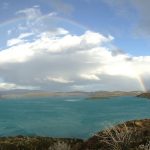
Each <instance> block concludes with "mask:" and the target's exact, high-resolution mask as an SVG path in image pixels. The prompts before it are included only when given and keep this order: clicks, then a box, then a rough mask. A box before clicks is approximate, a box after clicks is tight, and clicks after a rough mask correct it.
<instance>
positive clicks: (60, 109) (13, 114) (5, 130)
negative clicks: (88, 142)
mask: <svg viewBox="0 0 150 150" xmlns="http://www.w3.org/2000/svg"><path fill="white" fill-rule="evenodd" d="M143 118H150V100H148V99H142V98H136V97H113V98H110V99H101V100H90V99H89V100H87V99H86V98H84V97H45V98H32V99H31V98H24V99H7V100H6V99H5V100H4V99H1V100H0V136H15V135H39V136H52V137H70V138H72V137H76V138H88V137H90V136H91V135H93V134H94V133H95V132H97V131H99V130H102V129H104V128H105V127H107V126H109V125H110V124H117V123H119V122H123V121H127V120H132V119H143Z"/></svg>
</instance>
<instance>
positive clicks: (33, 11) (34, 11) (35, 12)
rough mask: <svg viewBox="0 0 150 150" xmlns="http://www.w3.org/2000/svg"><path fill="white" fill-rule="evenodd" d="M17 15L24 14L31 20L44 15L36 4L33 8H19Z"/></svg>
mask: <svg viewBox="0 0 150 150" xmlns="http://www.w3.org/2000/svg"><path fill="white" fill-rule="evenodd" d="M16 14H17V15H24V16H25V17H27V18H28V19H29V20H33V19H37V18H39V17H41V16H42V13H41V11H40V9H39V7H37V6H34V7H32V8H26V9H23V10H19V11H17V12H16Z"/></svg>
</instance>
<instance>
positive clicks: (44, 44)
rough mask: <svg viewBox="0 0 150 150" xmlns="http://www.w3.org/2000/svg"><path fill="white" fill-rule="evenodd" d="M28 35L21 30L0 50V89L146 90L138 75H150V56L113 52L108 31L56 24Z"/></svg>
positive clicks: (144, 76)
mask: <svg viewBox="0 0 150 150" xmlns="http://www.w3.org/2000/svg"><path fill="white" fill-rule="evenodd" d="M32 34H33V33H22V34H21V35H20V36H18V37H17V38H16V40H17V39H18V40H22V42H18V43H16V44H13V43H11V42H10V41H12V39H9V40H8V43H9V44H8V46H9V47H7V48H6V49H3V50H2V51H0V78H1V79H2V80H3V82H1V85H0V88H1V89H2V88H3V89H13V88H21V87H22V88H27V89H31V87H32V89H33V88H37V89H45V90H56V91H62V90H64V91H71V90H77V88H78V90H80V89H81V90H85V91H86V90H89V91H90V90H113V89H114V90H144V89H142V88H143V87H142V85H141V82H139V79H140V78H142V77H143V78H144V79H147V76H148V75H149V74H150V71H149V64H150V56H141V57H132V56H130V55H129V54H125V53H123V52H121V51H120V50H118V51H116V52H115V54H114V52H113V50H111V49H110V47H109V45H110V44H111V42H112V40H113V37H112V36H104V35H102V34H100V33H96V32H92V31H86V32H85V33H84V34H81V35H75V34H71V33H70V32H69V31H67V30H66V29H63V28H56V29H55V30H52V31H45V32H43V33H39V34H38V35H37V34H36V35H34V38H33V39H32V41H31V40H29V39H28V37H29V36H31V35H32ZM10 43H11V44H10ZM129 58H130V61H129Z"/></svg>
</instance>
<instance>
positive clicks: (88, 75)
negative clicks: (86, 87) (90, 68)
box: [80, 74, 100, 80]
mask: <svg viewBox="0 0 150 150" xmlns="http://www.w3.org/2000/svg"><path fill="white" fill-rule="evenodd" d="M80 76H81V78H83V79H87V80H100V78H99V77H98V76H96V75H95V74H81V75H80Z"/></svg>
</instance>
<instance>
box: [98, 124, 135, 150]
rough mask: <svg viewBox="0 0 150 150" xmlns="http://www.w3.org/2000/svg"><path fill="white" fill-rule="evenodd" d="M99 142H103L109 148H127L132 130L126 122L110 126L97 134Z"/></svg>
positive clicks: (112, 149) (115, 149)
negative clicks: (121, 124)
mask: <svg viewBox="0 0 150 150" xmlns="http://www.w3.org/2000/svg"><path fill="white" fill-rule="evenodd" d="M96 136H98V138H99V140H100V142H101V143H104V144H105V145H106V146H107V147H108V149H109V150H128V149H129V147H130V144H131V138H132V136H133V132H132V131H131V130H129V128H128V127H127V126H126V124H123V126H122V127H121V128H120V127H112V128H108V129H106V130H105V131H103V134H100V135H99V134H97V135H96Z"/></svg>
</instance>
